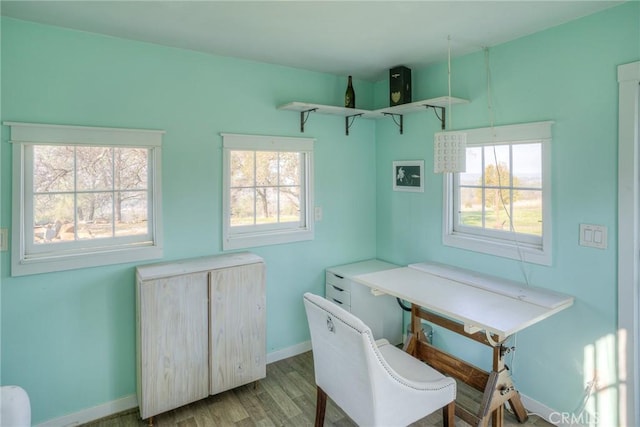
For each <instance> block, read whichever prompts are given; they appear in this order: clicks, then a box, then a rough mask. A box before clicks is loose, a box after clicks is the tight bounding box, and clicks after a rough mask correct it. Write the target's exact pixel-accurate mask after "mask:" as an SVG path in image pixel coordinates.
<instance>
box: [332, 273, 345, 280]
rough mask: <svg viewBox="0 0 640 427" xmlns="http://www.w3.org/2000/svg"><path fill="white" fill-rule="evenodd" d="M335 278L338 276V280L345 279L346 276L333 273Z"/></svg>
mask: <svg viewBox="0 0 640 427" xmlns="http://www.w3.org/2000/svg"><path fill="white" fill-rule="evenodd" d="M333 275H334V276H336V277H337V278H338V279H344V276H340V275H339V274H336V273H333Z"/></svg>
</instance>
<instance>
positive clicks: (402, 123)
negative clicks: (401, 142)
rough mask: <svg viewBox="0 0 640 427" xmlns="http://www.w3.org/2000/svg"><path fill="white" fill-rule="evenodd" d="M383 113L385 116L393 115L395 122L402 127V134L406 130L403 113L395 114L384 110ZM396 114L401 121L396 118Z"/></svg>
mask: <svg viewBox="0 0 640 427" xmlns="http://www.w3.org/2000/svg"><path fill="white" fill-rule="evenodd" d="M382 114H384V115H385V116H391V118H392V119H393V122H394V123H395V124H396V126H398V128H399V129H400V135H402V132H403V131H404V122H403V117H404V116H403V115H402V114H394V113H386V112H383V113H382ZM396 116H398V117H400V122H398V121H397V120H396Z"/></svg>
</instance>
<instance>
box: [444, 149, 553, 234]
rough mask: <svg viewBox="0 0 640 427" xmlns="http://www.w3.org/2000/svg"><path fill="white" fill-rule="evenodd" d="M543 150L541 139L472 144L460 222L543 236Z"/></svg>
mask: <svg viewBox="0 0 640 427" xmlns="http://www.w3.org/2000/svg"><path fill="white" fill-rule="evenodd" d="M541 155H542V144H541V143H533V144H502V145H490V146H484V147H470V148H467V168H466V172H464V173H460V174H459V176H458V178H457V180H458V185H457V187H458V191H459V197H458V198H456V200H457V201H458V203H459V206H458V208H457V209H456V211H455V212H457V216H458V220H457V221H456V222H457V225H458V226H459V227H469V231H470V232H473V229H475V228H477V229H482V230H496V231H506V232H514V233H521V234H526V235H531V236H538V237H539V236H542V157H541ZM459 227H455V228H457V229H459Z"/></svg>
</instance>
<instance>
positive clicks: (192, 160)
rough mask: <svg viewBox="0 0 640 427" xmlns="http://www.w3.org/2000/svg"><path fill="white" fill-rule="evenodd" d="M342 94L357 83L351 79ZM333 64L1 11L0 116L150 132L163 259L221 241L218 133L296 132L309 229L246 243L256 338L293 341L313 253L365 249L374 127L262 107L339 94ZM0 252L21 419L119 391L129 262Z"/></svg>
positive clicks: (6, 195)
mask: <svg viewBox="0 0 640 427" xmlns="http://www.w3.org/2000/svg"><path fill="white" fill-rule="evenodd" d="M354 84H355V89H356V92H357V96H358V105H359V106H362V107H365V108H366V107H371V104H372V98H373V85H372V84H371V83H367V82H362V81H356V82H355V83H354ZM345 87H346V77H345V76H340V77H337V76H332V75H327V74H320V73H314V72H309V71H303V70H296V69H292V68H286V67H280V66H274V65H267V64H260V63H255V62H249V61H243V60H237V59H231V58H225V57H216V56H210V55H204V54H200V53H196V52H191V51H185V50H178V49H171V48H167V47H161V46H157V45H152V44H145V43H139V42H133V41H127V40H121V39H116V38H111V37H104V36H99V35H94V34H89V33H82V32H76V31H70V30H65V29H60V28H55V27H50V26H44V25H38V24H33V23H27V22H22V21H17V20H12V19H3V20H2V120H3V121H4V120H11V121H25V122H40V123H53V124H70V125H88V126H113V127H131V128H149V129H164V130H166V135H165V137H164V142H163V159H162V179H163V212H164V236H165V260H172V259H179V258H187V257H194V256H203V255H210V254H216V253H219V252H220V251H221V227H222V226H221V179H222V176H221V162H222V160H221V137H220V135H219V133H220V132H238V133H252V134H267V135H285V136H298V135H302V136H308V137H315V138H317V142H316V145H315V199H316V206H320V207H322V209H323V219H322V221H321V222H318V223H316V238H315V240H313V241H310V242H303V243H296V244H289V245H277V246H272V247H265V248H256V249H255V250H254V252H255V253H257V254H259V255H261V256H263V257H264V259H265V260H266V264H267V304H268V310H267V325H268V326H267V351H268V352H272V351H275V350H279V349H282V348H286V347H289V346H292V345H295V344H297V343H300V342H303V341H306V340H308V339H309V336H308V331H307V325H306V318H305V316H304V312H303V307H302V304H301V298H302V293H303V292H305V291H313V292H316V293H322V292H323V283H324V278H323V274H324V268H325V267H326V266H330V265H335V264H341V263H346V262H352V261H357V260H361V259H366V258H370V257H373V256H375V197H376V196H375V190H376V189H375V187H374V185H373V184H372V183H374V182H375V179H376V176H375V169H374V168H373V165H374V164H375V144H374V140H375V134H374V131H375V125H374V123H373V122H371V121H367V120H358V121H356V122H355V123H354V125H353V127H352V128H351V132H350V133H351V135H350V136H348V137H347V136H345V134H344V121H343V120H341V119H339V118H336V117H330V116H323V115H312V116H311V117H310V118H309V120H308V121H307V125H306V132H305V133H304V134H300V132H299V126H300V124H299V115H298V114H297V113H294V112H289V111H279V110H276V106H277V105H280V104H284V103H286V102H289V101H293V100H308V101H311V102H318V103H324V104H339V103H340V102H341V99H343V96H344V89H345ZM8 137H9V130H8V128H7V127H6V126H4V127H3V132H2V140H1V142H0V150H1V154H2V157H1V158H2V164H1V170H2V172H1V175H2V188H1V189H2V195H1V199H0V202H1V203H2V206H1V212H0V213H1V215H2V216H1V221H0V225H1V226H2V227H10V224H11V146H10V144H9V143H8V142H7V141H8ZM9 261H10V259H9V254H8V253H6V252H5V253H2V254H1V263H2V277H1V279H2V285H1V286H2V288H1V292H2V300H1V303H2V331H1V333H2V353H1V362H2V369H1V376H2V378H1V380H2V384H19V385H21V386H22V387H24V388H25V389H26V390H27V391H28V393H29V395H30V397H31V403H32V409H33V417H32V419H33V422H34V423H39V422H42V421H45V420H49V419H53V418H57V417H60V416H63V415H65V414H68V413H73V412H77V411H80V410H83V409H87V408H90V407H93V406H96V405H99V404H102V403H105V402H109V401H112V400H115V399H118V398H120V397H123V396H129V395H132V394H134V393H135V329H134V325H135V308H134V307H135V297H134V275H135V272H134V265H117V266H108V267H100V268H90V269H83V270H76V271H65V272H58V273H53V274H43V275H34V276H26V277H20V278H11V277H10V276H9V272H10V267H9V265H10V262H9Z"/></svg>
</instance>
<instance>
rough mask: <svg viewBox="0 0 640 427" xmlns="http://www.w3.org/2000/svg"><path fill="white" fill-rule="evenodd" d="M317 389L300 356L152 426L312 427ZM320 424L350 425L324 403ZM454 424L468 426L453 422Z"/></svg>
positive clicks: (119, 422) (133, 419)
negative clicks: (255, 382)
mask: <svg viewBox="0 0 640 427" xmlns="http://www.w3.org/2000/svg"><path fill="white" fill-rule="evenodd" d="M479 400H480V394H479V393H477V392H476V391H474V390H470V389H469V388H467V387H465V386H464V385H459V386H458V397H457V401H458V402H461V403H463V404H464V405H466V406H469V405H473V404H474V403H475V404H476V405H477V404H478V403H477V402H479ZM315 401H316V388H315V381H314V374H313V356H312V354H311V352H307V353H303V354H300V355H298V356H294V357H291V358H289V359H284V360H280V361H278V362H275V363H272V364H269V365H267V377H266V378H265V379H263V380H260V381H259V382H258V383H257V384H250V385H246V386H242V387H238V388H236V389H234V390H230V391H227V392H224V393H220V394H218V395H215V396H209V397H208V398H207V399H203V400H201V401H198V402H195V403H192V404H190V405H186V406H183V407H181V408H178V409H175V410H173V411H170V412H167V413H164V414H161V415H157V416H155V417H154V418H153V425H154V426H157V427H204V426H216V427H217V426H233V427H249V426H265V427H267V426H291V427H302V426H313V421H314V417H315ZM86 425H88V426H91V427H129V426H140V427H142V426H146V425H148V423H147V422H146V421H143V420H141V419H140V414H139V412H138V410H137V408H136V409H135V410H131V411H127V412H125V413H122V414H118V415H115V416H111V417H108V418H104V419H101V420H98V421H95V422H92V423H89V424H86ZM325 426H336V427H338V426H344V427H346V426H355V423H353V421H351V420H350V419H349V417H347V416H346V415H345V414H344V412H342V410H340V408H338V407H337V406H336V405H335V404H333V402H332V401H331V400H330V399H329V400H328V401H327V412H326V417H325ZM412 426H413V427H431V426H442V411H436V412H435V413H433V414H431V415H429V416H428V417H425V418H423V419H422V420H419V421H417V422H416V423H414V424H412ZM456 426H457V427H463V426H468V424H467V423H465V422H464V421H462V420H460V419H459V418H456ZM515 426H526V427H534V426H535V427H543V426H551V424H549V423H547V422H546V421H544V420H542V419H541V418H539V417H537V416H535V415H532V416H530V417H529V420H527V422H526V423H525V424H519V423H518V422H517V421H516V419H515V417H514V416H513V415H511V414H510V413H509V412H508V411H505V427H515Z"/></svg>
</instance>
